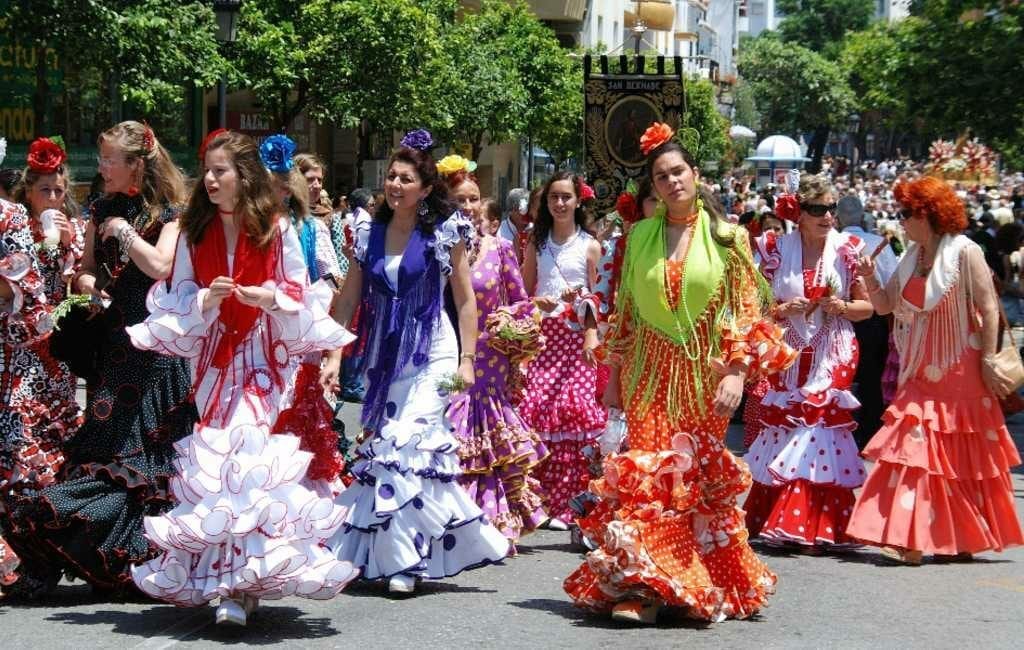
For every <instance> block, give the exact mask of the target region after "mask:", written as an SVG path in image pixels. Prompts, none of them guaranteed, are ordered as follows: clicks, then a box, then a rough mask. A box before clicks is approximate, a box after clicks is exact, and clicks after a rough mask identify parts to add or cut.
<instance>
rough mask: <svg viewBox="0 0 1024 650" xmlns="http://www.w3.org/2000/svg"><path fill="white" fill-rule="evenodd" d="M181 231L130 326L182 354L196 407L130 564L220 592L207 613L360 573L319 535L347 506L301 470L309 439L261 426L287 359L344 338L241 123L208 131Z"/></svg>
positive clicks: (273, 406)
mask: <svg viewBox="0 0 1024 650" xmlns="http://www.w3.org/2000/svg"><path fill="white" fill-rule="evenodd" d="M243 187H245V188H246V191H245V192H243V191H242V188H243ZM181 230H182V235H181V237H180V239H179V241H178V247H177V253H176V256H175V261H174V273H173V275H172V278H171V281H170V282H169V283H163V282H160V283H157V284H156V285H155V286H154V287H153V289H152V291H151V292H150V295H149V298H148V306H149V309H150V312H151V315H150V317H149V318H147V319H146V320H145V321H144V322H142V323H140V324H138V325H134V326H132V327H129V328H128V334H129V335H130V336H131V339H132V343H133V344H134V345H135V346H136V347H137V348H140V349H143V350H152V351H157V352H160V353H163V354H169V355H175V356H180V357H186V358H188V359H190V360H191V362H192V368H193V374H194V394H195V399H196V406H197V407H198V409H199V413H200V422H199V424H198V425H197V426H196V428H195V430H194V432H193V434H192V435H191V436H189V437H188V438H185V439H183V440H181V441H180V442H178V443H177V444H176V445H175V447H176V449H177V451H178V454H179V456H178V459H177V460H176V461H175V463H174V465H175V469H176V473H175V476H174V477H173V478H172V479H171V490H172V492H173V494H174V496H175V498H176V499H177V500H178V502H179V503H178V505H177V506H176V507H175V508H174V509H173V510H171V511H170V512H168V513H166V514H164V515H161V516H158V517H147V518H146V520H145V528H146V536H147V537H148V538H149V540H150V542H151V543H152V544H154V545H155V546H156V547H158V548H159V549H160V550H161V551H162V552H163V553H162V554H161V555H160V556H158V557H157V558H155V559H153V560H151V561H149V562H146V563H145V564H141V565H136V566H135V567H133V569H132V578H133V579H134V581H135V584H136V585H137V586H138V587H139V588H140V589H141V590H142V591H144V592H145V593H147V594H149V595H150V596H153V597H155V598H160V599H162V600H167V601H170V602H172V603H174V604H176V605H181V606H196V605H202V604H204V603H207V602H209V601H211V600H213V599H215V598H220V605H219V607H218V608H217V622H218V623H233V624H238V625H244V624H245V623H246V619H247V616H248V615H249V614H251V612H252V610H253V609H254V608H255V606H256V603H257V599H258V598H270V599H273V598H281V597H284V596H303V597H306V598H318V599H326V598H331V597H333V596H334V595H335V594H337V593H338V592H339V591H340V590H341V589H342V588H343V587H344V586H345V585H346V584H347V583H348V582H349V581H350V580H352V579H353V578H354V577H355V576H356V574H357V571H356V570H355V569H354V568H353V567H352V565H351V564H350V563H348V562H339V561H338V560H337V559H336V558H335V557H334V556H333V555H332V554H331V553H330V552H329V551H328V550H327V549H326V548H324V547H323V545H322V542H323V540H324V539H326V538H327V537H329V536H330V535H331V534H333V533H334V532H335V531H336V530H337V529H338V528H339V527H340V526H341V524H342V522H343V520H344V515H345V510H344V508H340V507H337V506H335V505H334V504H333V503H332V500H331V495H330V491H329V490H328V489H327V488H326V487H325V486H316V485H310V483H311V482H310V481H309V480H308V479H307V477H306V472H307V467H308V465H309V463H310V461H311V459H312V454H310V453H309V452H304V451H300V449H299V444H300V440H299V437H298V436H296V435H294V433H293V432H280V433H276V434H274V435H271V427H272V426H273V425H274V423H275V421H276V420H277V416H278V413H279V411H280V409H281V408H283V407H284V405H286V404H287V403H288V401H289V399H290V392H291V391H292V390H293V387H294V382H295V374H296V373H297V371H298V366H297V365H296V364H294V363H292V358H293V357H295V356H297V355H302V354H305V353H307V352H310V351H313V350H318V349H320V350H324V349H337V348H340V347H341V346H343V345H345V344H347V343H349V342H351V340H352V339H353V338H354V337H353V336H352V335H351V334H350V333H349V332H347V331H346V330H345V329H343V328H342V327H340V326H339V325H338V324H337V323H335V322H334V321H333V320H331V318H330V317H329V316H328V315H327V313H326V312H325V310H324V307H323V305H325V304H328V303H329V299H326V300H325V299H324V297H323V296H317V295H316V293H317V292H318V291H321V292H322V291H329V289H327V288H326V287H325V286H324V285H322V284H318V285H317V286H316V287H311V286H310V284H309V281H308V271H307V268H306V264H305V262H304V260H303V255H302V247H301V245H300V243H299V240H298V237H297V236H296V234H295V230H294V229H293V227H292V225H291V222H290V220H289V219H288V218H287V217H286V216H285V215H284V214H283V211H282V210H281V207H280V203H279V201H278V200H277V199H276V197H275V196H274V191H273V189H272V186H271V184H270V178H269V176H268V175H267V172H266V171H265V170H264V169H263V166H262V164H261V163H260V159H259V157H258V155H257V150H256V143H255V142H254V141H253V140H252V139H251V138H249V137H248V136H244V135H241V134H237V133H232V132H227V133H225V134H222V135H219V136H217V137H215V138H214V139H213V141H212V142H210V143H209V146H208V148H207V151H206V155H205V170H204V176H203V182H202V183H201V184H197V185H196V188H195V190H194V191H193V194H192V198H191V201H190V203H189V206H188V209H187V210H186V212H185V214H184V215H183V216H182V217H181ZM318 494H323V495H325V497H324V498H322V497H320V496H318Z"/></svg>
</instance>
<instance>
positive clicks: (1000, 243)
mask: <svg viewBox="0 0 1024 650" xmlns="http://www.w3.org/2000/svg"><path fill="white" fill-rule="evenodd" d="M1022 238H1024V226H1022V225H1020V224H1019V223H1008V224H1006V225H1003V226H999V230H997V231H996V235H995V237H994V240H995V241H994V243H995V247H996V250H997V251H999V252H1000V253H1003V254H1004V255H1009V254H1010V253H1014V252H1016V251H1017V249H1018V248H1020V243H1021V239H1022Z"/></svg>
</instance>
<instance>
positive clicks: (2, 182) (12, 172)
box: [0, 167, 21, 196]
mask: <svg viewBox="0 0 1024 650" xmlns="http://www.w3.org/2000/svg"><path fill="white" fill-rule="evenodd" d="M20 182H21V171H20V170H18V169H14V168H13V167H4V168H3V169H0V186H3V188H4V192H5V193H6V194H7V196H10V195H11V192H13V191H14V186H15V185H17V184H18V183H20Z"/></svg>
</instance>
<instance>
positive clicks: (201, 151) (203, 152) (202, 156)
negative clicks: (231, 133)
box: [199, 129, 228, 165]
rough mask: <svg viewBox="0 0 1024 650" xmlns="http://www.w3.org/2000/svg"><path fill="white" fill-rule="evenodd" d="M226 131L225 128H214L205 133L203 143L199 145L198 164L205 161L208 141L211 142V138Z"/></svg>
mask: <svg viewBox="0 0 1024 650" xmlns="http://www.w3.org/2000/svg"><path fill="white" fill-rule="evenodd" d="M227 132H228V130H227V129H214V130H213V131H210V132H209V133H207V134H206V137H205V138H203V143H202V144H200V145H199V164H200V165H202V164H203V163H205V162H206V150H207V149H208V148H209V146H210V143H211V142H213V139H214V138H216V137H217V136H218V135H223V134H225V133H227Z"/></svg>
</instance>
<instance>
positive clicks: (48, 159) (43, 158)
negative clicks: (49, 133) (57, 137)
mask: <svg viewBox="0 0 1024 650" xmlns="http://www.w3.org/2000/svg"><path fill="white" fill-rule="evenodd" d="M67 159H68V154H67V152H65V151H64V148H63V147H61V146H60V145H59V144H57V143H56V142H54V141H53V140H51V139H50V138H36V139H35V140H33V141H32V144H30V145H29V146H28V168H29V169H31V170H32V171H34V172H35V173H37V174H54V173H56V172H57V170H58V169H59V168H60V166H61V165H63V164H64V161H65V160H67Z"/></svg>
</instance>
